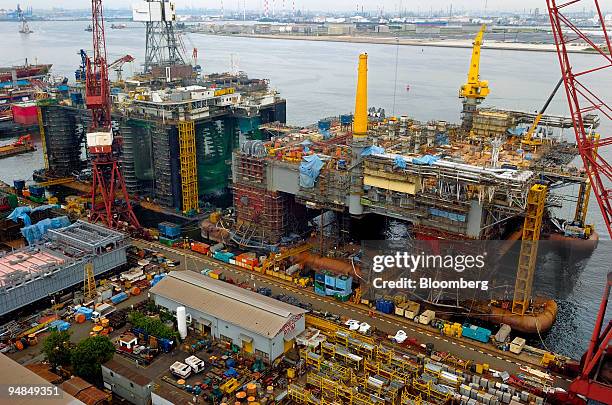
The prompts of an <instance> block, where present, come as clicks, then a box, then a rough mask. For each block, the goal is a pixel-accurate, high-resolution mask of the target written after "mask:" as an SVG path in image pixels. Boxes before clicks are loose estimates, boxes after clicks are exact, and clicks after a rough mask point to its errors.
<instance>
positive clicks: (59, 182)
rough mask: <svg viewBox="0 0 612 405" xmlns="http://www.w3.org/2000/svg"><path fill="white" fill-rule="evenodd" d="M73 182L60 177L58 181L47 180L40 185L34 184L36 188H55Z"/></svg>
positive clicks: (69, 178)
mask: <svg viewBox="0 0 612 405" xmlns="http://www.w3.org/2000/svg"><path fill="white" fill-rule="evenodd" d="M72 181H74V179H73V178H72V177H62V178H59V179H53V180H47V181H43V182H40V183H36V185H37V186H38V187H49V186H57V185H60V184H68V183H70V182H72Z"/></svg>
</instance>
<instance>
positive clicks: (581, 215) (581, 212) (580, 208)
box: [574, 134, 599, 237]
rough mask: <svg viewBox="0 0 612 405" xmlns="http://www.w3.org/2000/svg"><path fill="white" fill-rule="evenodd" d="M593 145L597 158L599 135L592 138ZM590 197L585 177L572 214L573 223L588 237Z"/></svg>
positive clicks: (589, 183) (594, 154)
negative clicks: (583, 229) (587, 223)
mask: <svg viewBox="0 0 612 405" xmlns="http://www.w3.org/2000/svg"><path fill="white" fill-rule="evenodd" d="M592 141H593V145H595V146H594V147H593V156H594V157H595V156H597V149H598V145H599V134H594V135H593V137H592ZM590 195H591V180H590V179H589V178H588V177H587V180H586V183H584V184H581V185H580V189H579V190H578V201H577V203H576V213H575V214H574V223H576V224H577V225H578V226H582V227H584V228H585V232H586V233H588V234H587V235H586V236H587V237H588V236H589V235H590V234H591V232H592V228H593V227H592V225H585V223H586V215H587V211H588V210H589V197H590Z"/></svg>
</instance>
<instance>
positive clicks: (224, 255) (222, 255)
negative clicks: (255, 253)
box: [213, 250, 234, 263]
mask: <svg viewBox="0 0 612 405" xmlns="http://www.w3.org/2000/svg"><path fill="white" fill-rule="evenodd" d="M213 257H214V258H215V259H217V260H221V261H222V262H225V263H229V261H230V259H233V258H234V254H233V253H230V252H222V251H220V250H218V251H216V252H215V253H213Z"/></svg>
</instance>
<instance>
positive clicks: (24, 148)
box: [0, 135, 36, 159]
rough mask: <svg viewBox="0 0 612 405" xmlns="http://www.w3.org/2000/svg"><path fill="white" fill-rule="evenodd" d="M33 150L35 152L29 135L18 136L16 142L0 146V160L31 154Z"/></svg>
mask: <svg viewBox="0 0 612 405" xmlns="http://www.w3.org/2000/svg"><path fill="white" fill-rule="evenodd" d="M34 150H36V147H35V146H34V144H33V143H32V137H31V136H30V135H24V136H20V137H19V139H18V140H17V141H16V142H13V143H11V144H9V145H4V146H0V159H2V158H5V157H9V156H14V155H20V154H22V153H28V152H32V151H34Z"/></svg>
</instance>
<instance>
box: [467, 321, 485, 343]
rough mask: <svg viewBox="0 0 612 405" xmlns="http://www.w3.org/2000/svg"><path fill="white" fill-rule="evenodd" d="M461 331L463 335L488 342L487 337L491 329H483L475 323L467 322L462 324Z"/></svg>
mask: <svg viewBox="0 0 612 405" xmlns="http://www.w3.org/2000/svg"><path fill="white" fill-rule="evenodd" d="M461 331H462V334H463V336H464V337H466V338H469V339H473V340H476V341H478V342H482V343H488V342H489V338H490V337H491V331H490V330H489V329H485V328H482V327H480V326H476V325H471V324H469V323H465V324H463V327H462V328H461Z"/></svg>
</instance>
